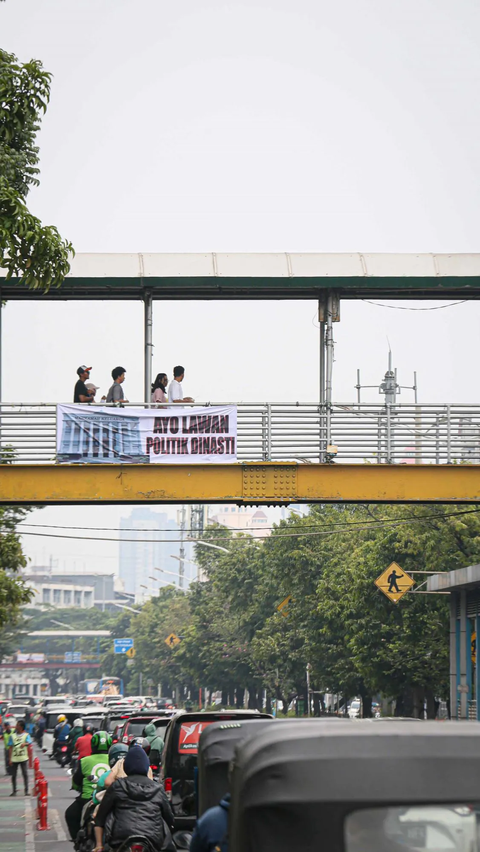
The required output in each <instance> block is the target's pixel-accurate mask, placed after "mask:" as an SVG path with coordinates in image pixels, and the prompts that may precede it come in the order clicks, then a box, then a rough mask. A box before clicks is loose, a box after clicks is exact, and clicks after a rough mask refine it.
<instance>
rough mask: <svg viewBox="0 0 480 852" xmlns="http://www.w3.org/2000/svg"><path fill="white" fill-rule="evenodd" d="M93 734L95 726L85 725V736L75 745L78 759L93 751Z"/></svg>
mask: <svg viewBox="0 0 480 852" xmlns="http://www.w3.org/2000/svg"><path fill="white" fill-rule="evenodd" d="M92 736H93V728H92V726H91V725H85V728H84V734H83V736H81V737H79V738H78V740H77V742H76V743H75V745H74V748H73V751H74V754H78V759H79V760H82V758H83V757H88V755H89V754H91V753H92Z"/></svg>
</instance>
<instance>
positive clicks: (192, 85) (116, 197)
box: [0, 0, 480, 570]
mask: <svg viewBox="0 0 480 852" xmlns="http://www.w3.org/2000/svg"><path fill="white" fill-rule="evenodd" d="M0 32H1V34H2V39H1V45H2V47H3V48H4V49H6V50H8V51H10V52H13V53H15V54H17V56H18V57H19V59H20V60H22V61H26V60H28V59H30V58H31V57H35V58H37V59H41V60H42V61H43V62H44V65H45V67H46V68H47V69H48V70H49V71H51V72H52V73H53V75H54V79H53V85H52V99H51V104H50V107H49V110H48V112H47V115H46V117H45V119H44V122H43V129H42V132H41V134H40V137H39V144H40V147H41V170H42V174H41V181H42V182H41V186H40V188H39V189H38V190H35V191H32V193H31V195H30V199H29V203H30V206H31V209H32V211H33V212H35V213H36V214H37V215H39V216H40V217H41V218H42V220H43V221H45V222H46V223H54V224H56V225H57V226H58V228H59V229H60V232H61V233H62V235H63V236H65V237H68V238H69V239H71V240H72V242H73V244H74V246H75V248H76V250H77V251H79V252H86V251H89V252H95V251H97V252H107V251H108V252H120V251H135V252H137V251H140V252H142V251H143V252H162V251H177V252H180V251H182V252H189V251H218V252H221V251H246V252H248V251H291V252H295V251H303V252H307V251H317V252H322V251H363V252H389V251H395V252H411V251H414V252H417V251H418V252H476V251H480V238H479V235H478V201H479V176H480V169H479V159H480V146H479V145H478V136H479V129H480V128H479V124H480V121H479V102H480V101H479V97H478V95H479V73H480V53H479V51H478V42H479V37H480V6H479V4H478V3H476V2H474V1H473V0H337V2H335V3H332V2H326V0H295V2H292V0H288V2H287V0H271V2H265V0H255V3H251V4H249V3H246V2H243V3H242V2H239V0H231V2H229V3H226V2H225V0H207V1H206V2H199V0H184V2H182V3H166V2H163V0H81V2H78V0H42V2H39V0H6V2H5V3H1V4H0ZM402 305H403V307H416V308H419V307H422V306H423V307H433V306H434V305H433V303H402ZM397 307H398V305H397ZM479 317H480V306H479V305H478V303H476V302H473V303H469V304H467V305H459V306H455V307H449V308H447V309H445V310H438V311H428V312H422V311H417V312H414V311H403V310H389V309H387V308H382V307H377V306H374V305H370V304H366V303H362V302H350V303H349V302H344V303H343V304H342V320H341V323H340V324H338V325H337V326H336V327H335V338H336V343H337V346H336V363H335V374H334V390H335V392H334V397H335V399H336V400H347V399H352V398H353V395H354V390H353V386H354V384H355V381H356V369H357V367H360V368H361V369H362V377H363V379H364V381H365V382H366V383H368V384H373V383H375V382H379V381H380V380H381V378H382V375H383V372H384V370H385V368H386V360H387V348H388V347H387V338H388V340H389V341H390V344H391V346H392V348H393V351H394V361H395V363H396V365H397V366H398V368H399V377H400V379H401V381H402V384H411V383H412V373H413V370H417V372H418V379H419V399H420V400H421V401H424V402H440V401H450V402H455V401H461V402H476V401H478V378H477V373H478V339H479V334H478V331H479V329H478V322H479ZM315 318H316V304H315V303H314V302H293V303H292V302H290V303H286V302H265V303H255V304H253V303H245V302H242V303H222V302H216V303H208V302H203V303H190V304H188V303H171V302H167V303H164V304H162V305H160V304H158V303H157V304H156V305H155V316H154V322H155V325H154V343H155V359H154V371H155V372H157V371H165V372H169V374H171V370H172V367H173V365H174V364H176V363H178V362H180V363H184V364H185V366H186V368H187V373H186V379H185V391H186V392H188V393H189V394H191V395H193V396H195V397H196V398H197V399H200V398H203V399H213V398H215V399H220V398H223V399H225V400H226V401H234V400H248V401H266V400H275V401H279V400H285V401H287V400H290V401H296V400H303V401H315V400H316V399H317V396H318V328H317V326H316V322H315ZM3 330H4V341H3V357H4V360H3V398H4V400H8V401H20V400H22V401H39V400H48V401H52V402H53V401H70V399H71V395H72V388H73V384H74V381H75V378H76V376H75V370H76V368H77V366H78V365H79V364H81V363H87V362H88V364H92V365H93V372H92V379H93V380H94V381H95V382H96V384H99V385H101V388H102V392H103V391H105V390H106V389H107V387H108V385H109V383H110V370H111V368H112V367H113V366H115V365H116V364H122V366H125V367H126V368H127V381H126V384H125V389H126V393H127V396H128V397H129V399H130V400H134V399H140V398H141V394H142V365H143V345H142V306H141V305H140V304H138V305H137V304H132V303H123V304H122V303H118V302H117V303H106V302H105V303H99V302H95V303H88V304H87V303H84V304H81V303H68V304H52V303H48V302H46V303H45V304H41V303H39V302H38V301H35V302H32V303H31V304H26V303H25V302H21V303H20V302H16V303H10V304H8V305H7V307H6V309H5V311H4V314H3ZM371 394H373V395H371V396H370V398H371V399H372V400H375V399H376V398H377V397H376V395H375V392H374V391H373V392H371ZM366 398H367V397H366ZM411 398H412V397H411V396H409V395H408V392H406V394H405V397H404V400H405V401H408V400H410V399H411ZM127 512H128V510H127V509H125V508H123V509H116V508H107V507H105V508H95V509H93V508H88V507H85V508H65V509H60V508H51V509H46V510H43V511H41V512H35V513H34V515H33V516H31V518H30V520H31V521H32V522H33V521H36V522H41V523H72V524H76V525H78V523H79V522H80V524H81V525H85V526H86V527H87V528H88V527H89V526H101V525H105V526H113V527H114V526H115V525H116V524H117V523H118V518H119V517H120V515H122V514H123V515H125V514H126V513H127ZM172 516H173V513H172ZM107 521H108V523H107ZM33 542H35V543H33ZM39 542H40V543H39ZM24 543H25V547H26V550H27V552H28V554H29V555H30V556H32V557H33V558H35V559H36V560H37V561H38V560H39V559H42V560H43V559H44V558H46V559H48V556H49V555H50V554H52V555H53V556H54V558H56V559H60V560H61V563H62V564H63V562H65V564H66V565H68V567H72V566H73V562H74V560H75V561H76V562H77V563H79V562H80V563H81V562H86V564H87V566H88V565H90V564H91V561H92V557H93V558H94V559H95V562H96V563H97V570H103V568H105V569H108V570H111V569H112V568H115V567H116V561H117V558H116V557H117V547H116V545H115V544H107V543H105V544H103V545H101V544H93V543H84V544H82V543H74V542H62V541H61V540H53V539H52V540H49V539H33V538H32V539H29V538H27V537H25V539H24Z"/></svg>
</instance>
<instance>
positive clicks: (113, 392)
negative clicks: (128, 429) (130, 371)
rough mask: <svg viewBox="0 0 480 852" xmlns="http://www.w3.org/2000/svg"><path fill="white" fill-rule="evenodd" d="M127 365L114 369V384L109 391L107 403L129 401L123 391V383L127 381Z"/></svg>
mask: <svg viewBox="0 0 480 852" xmlns="http://www.w3.org/2000/svg"><path fill="white" fill-rule="evenodd" d="M126 372H127V371H126V369H125V367H114V368H113V370H112V379H113V385H112V386H111V388H110V389H109V391H108V393H107V404H108V403H112V402H113V403H122V402H128V399H125V394H124V392H123V388H122V384H123V382H124V381H125V373H126Z"/></svg>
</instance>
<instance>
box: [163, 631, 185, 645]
mask: <svg viewBox="0 0 480 852" xmlns="http://www.w3.org/2000/svg"><path fill="white" fill-rule="evenodd" d="M180 641H181V640H180V639H179V638H178V636H177V634H176V633H170V636H167V638H166V639H165V643H166V644H167V645H168V647H169V648H175V647H176V645H178V644H179V642H180Z"/></svg>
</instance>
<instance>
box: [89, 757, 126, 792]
mask: <svg viewBox="0 0 480 852" xmlns="http://www.w3.org/2000/svg"><path fill="white" fill-rule="evenodd" d="M127 754H128V746H127V745H126V744H125V743H114V744H113V745H112V746H110V748H109V750H108V765H109V767H110V769H113V767H114V766H115V764H116V763H118V761H119V760H121V761H122V763H123V761H124V760H125V757H126V756H127ZM109 774H110V772H109V770H108V769H107V771H106V772H104V774H103V775H101V776H100V778H99V779H98V783H97V786H96V787H95V792H94V794H93V801H94V802H95V804H96V805H99V804H100V802H101V801H102V799H103V795H104V793H105V790H106V789H107V788H106V786H105V781H106V780H107V778H108V776H109ZM123 777H124V778H126V777H127V776H126V775H125V773H124V775H123Z"/></svg>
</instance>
